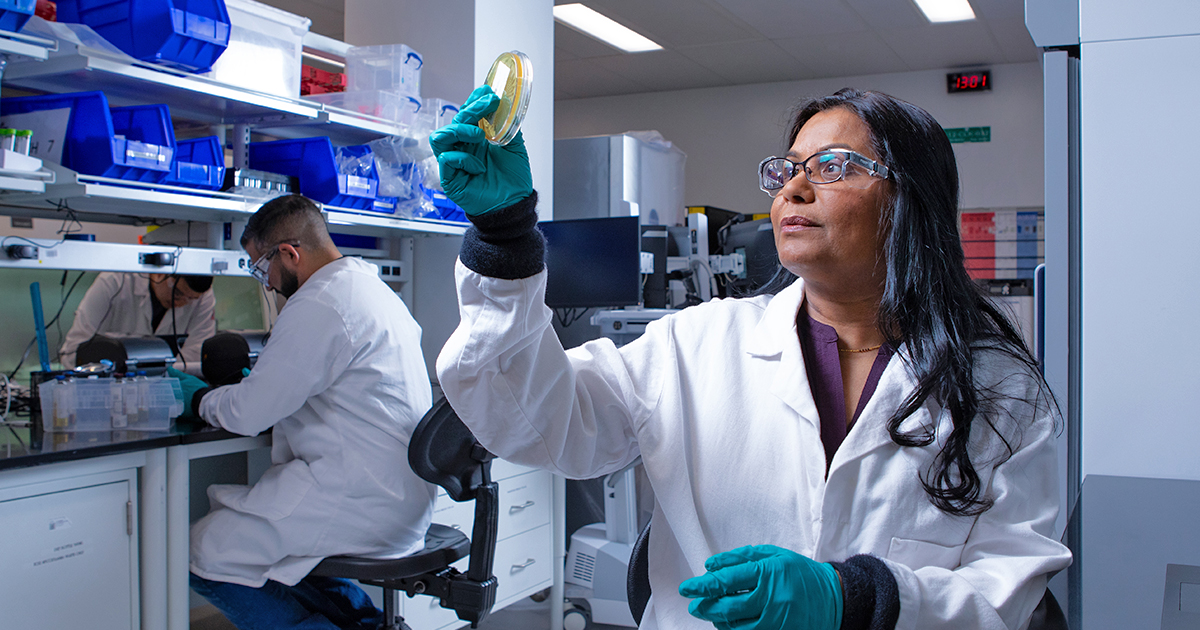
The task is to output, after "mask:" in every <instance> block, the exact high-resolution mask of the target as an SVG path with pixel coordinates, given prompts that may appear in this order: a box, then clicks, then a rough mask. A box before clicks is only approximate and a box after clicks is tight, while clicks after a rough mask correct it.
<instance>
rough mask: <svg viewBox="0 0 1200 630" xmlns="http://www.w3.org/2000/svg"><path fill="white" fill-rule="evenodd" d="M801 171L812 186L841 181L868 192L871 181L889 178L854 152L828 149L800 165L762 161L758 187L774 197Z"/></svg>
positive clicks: (777, 159)
mask: <svg viewBox="0 0 1200 630" xmlns="http://www.w3.org/2000/svg"><path fill="white" fill-rule="evenodd" d="M801 170H803V171H804V177H805V178H806V179H808V181H810V182H812V183H814V184H832V183H834V182H837V181H844V182H846V184H847V185H848V186H851V187H853V188H867V187H868V186H870V185H871V184H873V183H874V182H875V180H874V179H872V178H874V177H878V178H879V179H887V178H888V176H889V175H890V174H891V170H890V169H888V167H886V166H884V165H882V164H880V163H879V162H876V161H875V160H872V159H871V158H869V157H867V156H865V155H863V154H861V153H858V152H857V151H851V150H849V149H829V150H827V151H821V152H818V153H814V154H812V155H810V156H808V157H807V158H805V159H803V160H801V161H799V162H795V161H792V160H790V159H788V158H784V157H775V156H771V157H769V158H767V159H765V160H763V161H762V162H760V163H759V165H758V186H759V188H761V189H762V191H763V192H765V193H767V194H768V195H771V196H772V197H774V196H775V195H777V194H779V190H780V189H782V188H783V186H784V185H785V184H787V183H788V182H789V181H791V179H792V178H793V177H795V176H796V174H797V173H799V172H800V171H801Z"/></svg>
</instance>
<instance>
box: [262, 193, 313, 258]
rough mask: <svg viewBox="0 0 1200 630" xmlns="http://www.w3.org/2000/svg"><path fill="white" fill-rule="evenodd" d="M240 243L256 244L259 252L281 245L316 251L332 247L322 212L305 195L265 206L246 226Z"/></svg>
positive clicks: (277, 198) (294, 196)
mask: <svg viewBox="0 0 1200 630" xmlns="http://www.w3.org/2000/svg"><path fill="white" fill-rule="evenodd" d="M241 242H242V247H245V246H246V245H248V244H250V243H253V244H254V246H255V248H257V249H259V250H266V249H267V248H270V247H274V246H276V245H278V244H279V243H282V242H293V243H298V244H299V245H300V247H304V248H308V249H313V250H316V249H321V248H323V247H328V246H330V245H332V244H333V240H332V239H331V238H330V237H329V228H328V227H327V226H326V225H325V216H324V215H322V214H321V209H320V208H318V207H317V204H315V203H313V201H312V200H311V199H309V198H307V197H304V196H303V195H286V196H283V197H276V198H275V199H272V200H271V201H268V202H267V203H264V204H263V205H262V207H261V208H259V209H258V211H257V212H255V213H254V214H253V215H252V216H251V217H250V220H249V221H248V222H247V223H246V229H245V231H243V232H242V241H241Z"/></svg>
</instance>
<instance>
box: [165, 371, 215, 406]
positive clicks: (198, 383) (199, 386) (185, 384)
mask: <svg viewBox="0 0 1200 630" xmlns="http://www.w3.org/2000/svg"><path fill="white" fill-rule="evenodd" d="M167 376H170V377H173V378H177V379H179V387H180V389H182V390H183V400H182V401H180V402H182V403H183V413H182V414H181V415H180V417H181V418H192V417H197V415H196V414H195V413H194V410H195V406H193V405H192V398H194V397H195V396H196V393H197V392H199V391H201V390H204V391H206V392H207V391H208V390H209V389H211V388H210V387H209V386H208V383H205V382H204V381H203V380H202V379H201V378H200V377H198V376H192V375H191V374H188V373H186V372H180V371H179V370H176V369H175V368H173V367H168V368H167ZM197 406H198V405H197Z"/></svg>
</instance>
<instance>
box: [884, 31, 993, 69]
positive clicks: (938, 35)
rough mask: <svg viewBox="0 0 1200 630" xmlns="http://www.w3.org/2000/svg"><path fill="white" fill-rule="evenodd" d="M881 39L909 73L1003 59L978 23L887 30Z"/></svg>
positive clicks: (987, 33) (988, 32)
mask: <svg viewBox="0 0 1200 630" xmlns="http://www.w3.org/2000/svg"><path fill="white" fill-rule="evenodd" d="M881 36H882V37H883V40H884V41H885V42H887V45H888V46H889V47H890V48H891V49H892V50H894V51H896V54H897V55H899V56H900V58H901V59H903V60H904V62H905V64H906V65H908V66H909V67H910V68H912V69H913V70H926V69H929V68H956V67H961V66H972V65H979V64H986V63H990V62H992V61H994V60H997V59H1003V58H1004V55H1003V53H1002V52H1001V50H1000V48H999V47H998V46H997V45H996V40H995V38H993V37H992V34H991V32H990V31H988V29H987V27H986V26H985V25H984V24H982V23H980V22H978V21H975V22H953V23H948V24H926V25H925V26H921V27H918V28H897V29H889V30H887V31H884V32H882V33H881Z"/></svg>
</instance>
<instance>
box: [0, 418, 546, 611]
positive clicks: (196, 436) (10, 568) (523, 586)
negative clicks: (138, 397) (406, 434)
mask: <svg viewBox="0 0 1200 630" xmlns="http://www.w3.org/2000/svg"><path fill="white" fill-rule="evenodd" d="M192 427H194V425H185V424H181V425H179V428H177V429H174V430H171V431H156V432H151V431H111V432H102V433H99V432H91V433H47V434H45V437H44V439H43V443H42V445H41V448H36V449H30V448H21V447H19V446H15V445H9V446H7V447H0V558H2V559H3V560H2V561H0V610H3V611H4V618H5V625H8V624H9V623H11V624H13V627H50V628H68V627H89V628H94V629H97V630H108V629H110V628H111V629H113V630H116V629H121V630H128V629H130V628H144V629H161V628H169V629H171V630H184V629H186V628H187V627H188V624H189V615H188V613H189V609H190V603H189V587H188V550H189V545H188V533H189V527H190V518H189V502H190V485H191V484H190V462H191V461H192V460H195V459H201V458H206V457H214V456H219V455H226V454H231V453H249V452H251V451H254V450H256V449H261V448H267V447H269V446H270V444H271V438H270V434H269V433H264V434H262V435H259V436H256V437H245V436H240V435H235V434H233V433H229V432H228V431H224V430H221V429H215V428H201V429H195V428H192ZM492 466H493V467H492V471H493V474H492V476H493V479H495V480H496V481H497V482H498V483H499V485H500V496H501V506H500V521H499V525H498V532H499V537H498V538H499V540H498V542H497V544H496V556H495V564H494V572H495V574H496V577H497V578H498V580H499V590H498V592H497V595H496V604H495V606H494V608H493V610H498V609H500V608H503V607H505V606H508V605H509V604H512V603H514V602H516V601H518V600H520V599H522V598H524V597H527V596H528V595H531V594H533V593H536V592H538V591H540V590H542V589H545V588H549V587H550V586H551V585H552V582H553V579H554V571H553V563H554V546H553V541H554V538H553V535H552V533H553V531H554V528H555V522H554V521H555V519H554V518H553V515H554V514H555V511H554V500H553V499H554V490H553V485H554V484H553V476H552V475H551V474H550V473H547V472H543V471H535V470H532V469H529V468H524V467H521V466H518V465H515V464H512V463H510V462H506V461H503V460H495V461H494V463H493V465H492ZM197 491H201V489H199V488H198V489H197ZM472 516H473V512H472V505H471V503H455V502H454V501H451V500H450V499H449V498H448V497H447V496H446V494H445V492H444V491H443V492H439V494H438V497H437V503H436V506H435V514H434V521H435V522H438V523H443V524H446V525H450V526H452V527H455V528H456V529H461V530H462V531H467V532H469V531H471V525H472ZM462 568H464V569H465V566H464V567H462ZM371 590H372V589H370V588H368V591H369V592H370V591H371ZM372 594H373V595H374V596H376V597H377V596H378V592H377V590H376V592H375V593H372ZM377 603H379V602H377ZM398 610H400V612H401V614H402V615H404V617H405V618H406V621H407V622H408V623H409V624H410V625H411V626H412V627H417V628H428V629H430V630H433V629H435V628H436V629H448V628H457V627H460V626H463V625H465V622H462V621H459V620H458V619H457V618H456V617H455V616H454V613H453V612H452V611H449V610H446V609H443V608H441V607H440V606H439V605H438V600H437V599H435V598H431V597H417V598H413V599H408V598H401V602H400V607H399V608H398Z"/></svg>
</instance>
